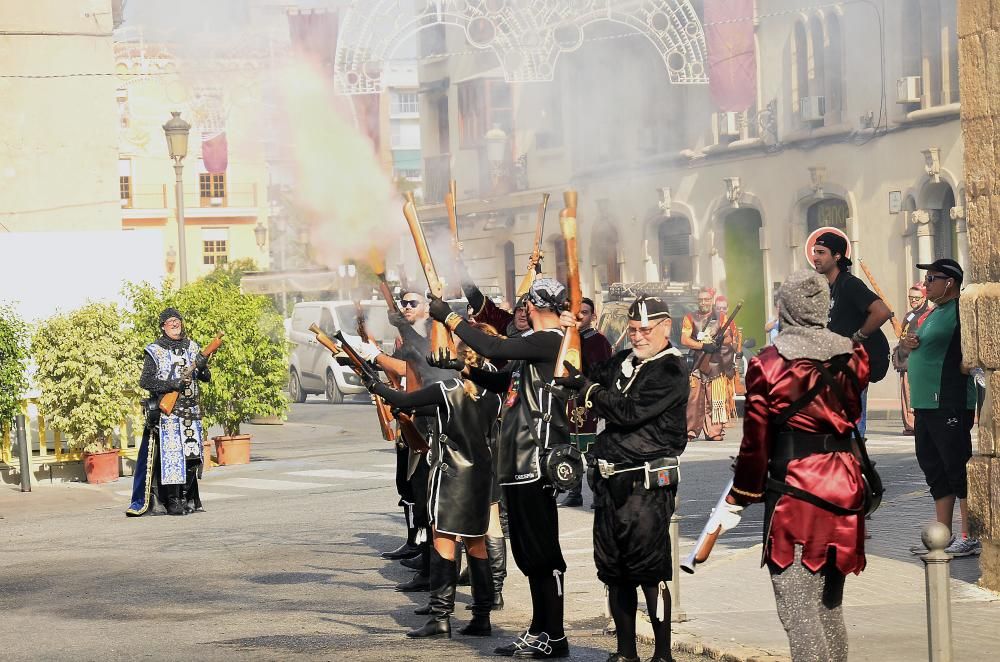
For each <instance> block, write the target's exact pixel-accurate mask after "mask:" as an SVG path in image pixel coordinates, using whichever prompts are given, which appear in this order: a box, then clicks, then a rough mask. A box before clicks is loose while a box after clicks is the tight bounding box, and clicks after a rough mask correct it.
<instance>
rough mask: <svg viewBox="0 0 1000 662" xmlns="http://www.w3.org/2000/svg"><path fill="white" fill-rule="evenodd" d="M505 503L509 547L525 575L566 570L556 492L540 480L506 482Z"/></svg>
mask: <svg viewBox="0 0 1000 662" xmlns="http://www.w3.org/2000/svg"><path fill="white" fill-rule="evenodd" d="M503 490H504V505H505V506H506V507H507V519H508V523H509V525H510V549H511V552H512V553H513V555H514V562H515V563H516V564H517V567H518V569H519V570H520V571H521V572H522V573H524V574H525V575H529V576H530V575H535V574H552V571H553V570H558V571H559V572H566V561H565V560H564V559H563V555H562V548H561V547H560V546H559V511H558V509H557V508H556V493H555V490H554V489H553V488H552V487H551V486H550V485H544V484H543V483H542V481H535V482H534V483H526V484H523V485H505V486H504V488H503Z"/></svg>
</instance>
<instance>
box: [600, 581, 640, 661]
mask: <svg viewBox="0 0 1000 662" xmlns="http://www.w3.org/2000/svg"><path fill="white" fill-rule="evenodd" d="M608 602H610V603H611V618H613V619H614V620H615V634H616V635H617V637H618V654H619V655H622V656H624V657H638V653H637V652H636V649H635V610H636V608H637V607H638V606H639V598H638V597H637V596H636V593H635V586H629V585H622V584H611V585H609V586H608Z"/></svg>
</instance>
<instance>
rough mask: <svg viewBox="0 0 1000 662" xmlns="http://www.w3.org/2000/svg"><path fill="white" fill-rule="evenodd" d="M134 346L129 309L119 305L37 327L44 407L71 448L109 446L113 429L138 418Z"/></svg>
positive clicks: (87, 309) (97, 306)
mask: <svg viewBox="0 0 1000 662" xmlns="http://www.w3.org/2000/svg"><path fill="white" fill-rule="evenodd" d="M135 347H136V341H135V338H134V336H133V334H132V331H131V328H130V325H129V324H128V320H127V318H126V316H125V313H124V312H123V311H122V310H121V309H120V308H119V307H118V306H116V305H114V304H106V303H92V304H89V305H86V306H84V307H83V308H80V309H78V310H74V311H72V312H70V313H65V314H58V315H55V316H54V317H51V318H50V319H48V320H46V321H45V322H43V323H42V324H41V325H40V326H39V327H38V329H37V331H35V334H34V336H33V338H32V341H31V354H32V356H33V357H34V359H35V362H36V363H37V364H38V374H37V377H36V381H37V385H38V387H39V388H40V389H41V392H42V393H41V396H40V399H39V406H40V408H41V410H42V411H43V412H44V413H45V416H46V419H47V420H48V421H49V422H50V423H51V425H52V427H53V428H55V429H57V430H59V431H60V432H62V433H64V434H65V435H66V436H67V439H68V442H69V445H70V448H71V449H74V450H83V451H84V452H87V453H97V452H101V451H106V450H110V449H111V448H112V438H111V435H112V431H113V430H114V429H116V428H117V427H118V426H119V425H120V424H121V423H122V421H126V420H128V419H129V418H132V417H136V416H137V414H136V405H137V404H138V400H139V397H140V391H139V373H140V368H141V364H140V363H139V362H137V361H136V354H135ZM133 423H134V424H139V423H140V421H139V420H133Z"/></svg>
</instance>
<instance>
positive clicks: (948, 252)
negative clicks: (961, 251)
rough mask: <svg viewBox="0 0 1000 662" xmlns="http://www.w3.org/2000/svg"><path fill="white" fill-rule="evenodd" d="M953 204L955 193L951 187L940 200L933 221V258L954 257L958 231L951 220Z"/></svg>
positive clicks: (956, 251)
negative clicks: (939, 211) (939, 209)
mask: <svg viewBox="0 0 1000 662" xmlns="http://www.w3.org/2000/svg"><path fill="white" fill-rule="evenodd" d="M954 206H955V194H954V193H952V191H951V187H950V186H949V187H948V190H947V191H945V194H944V197H943V199H942V200H941V213H940V214H938V215H937V218H936V219H935V221H934V259H935V260H939V259H941V258H945V257H947V258H951V259H953V260H954V259H956V257H957V255H956V254H957V253H958V233H957V232H956V231H955V229H956V228H955V223H954V222H953V221H952V220H951V209H952V207H954Z"/></svg>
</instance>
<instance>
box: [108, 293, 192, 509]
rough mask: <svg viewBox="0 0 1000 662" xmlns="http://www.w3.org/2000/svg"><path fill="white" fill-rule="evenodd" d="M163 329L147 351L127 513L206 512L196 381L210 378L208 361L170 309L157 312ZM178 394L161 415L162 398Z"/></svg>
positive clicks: (181, 319) (176, 314) (175, 312)
mask: <svg viewBox="0 0 1000 662" xmlns="http://www.w3.org/2000/svg"><path fill="white" fill-rule="evenodd" d="M160 328H161V329H162V330H163V335H161V336H160V337H159V338H158V339H157V340H156V342H154V343H151V344H149V345H147V346H146V351H145V355H144V362H143V366H142V376H141V377H140V378H139V385H140V386H141V387H142V388H144V389H146V390H147V391H149V396H150V397H149V399H148V400H145V401H144V405H145V411H146V426H145V428H144V430H143V434H142V444H141V446H140V447H139V455H138V457H137V458H136V466H135V474H134V476H133V486H132V503H131V504H130V505H129V508H128V510H126V511H125V514H126V515H128V516H130V517H138V516H140V515H144V514H146V513H153V514H154V515H157V514H163V512H164V509H165V511H166V513H167V514H168V515H186V514H188V513H190V512H204V508H202V505H201V498H200V497H199V495H198V478H199V477H200V475H201V470H202V460H203V457H202V456H203V452H204V449H203V446H202V438H203V437H202V435H203V430H202V424H201V409H200V407H199V406H198V391H199V389H198V382H207V381H209V380H210V379H211V373H210V372H209V369H208V357H206V356H205V355H204V354H202V353H201V352H200V351H199V350H200V348H199V346H198V343H196V342H194V341H193V340H191V339H190V338H188V337H187V336H186V334H185V333H184V318H183V317H181V314H180V312H178V311H177V310H176V309H174V308H167V309H166V310H164V311H163V312H162V313H160ZM175 391H176V392H178V393H179V396H178V398H177V403H176V404H175V405H174V407H173V409H172V410H171V412H170V414H165V413H162V412H161V411H160V408H159V403H160V400H161V398H162V397H163V396H164V395H166V394H168V393H172V392H175Z"/></svg>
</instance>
